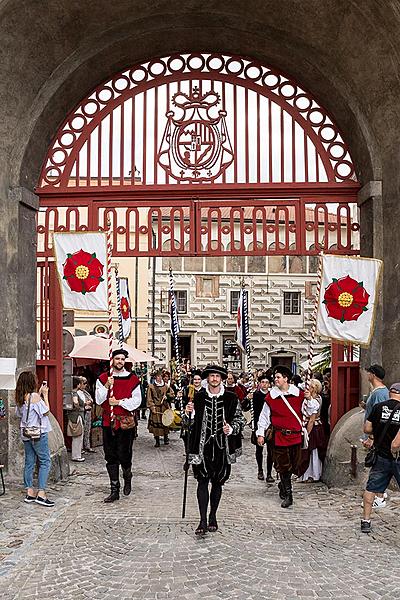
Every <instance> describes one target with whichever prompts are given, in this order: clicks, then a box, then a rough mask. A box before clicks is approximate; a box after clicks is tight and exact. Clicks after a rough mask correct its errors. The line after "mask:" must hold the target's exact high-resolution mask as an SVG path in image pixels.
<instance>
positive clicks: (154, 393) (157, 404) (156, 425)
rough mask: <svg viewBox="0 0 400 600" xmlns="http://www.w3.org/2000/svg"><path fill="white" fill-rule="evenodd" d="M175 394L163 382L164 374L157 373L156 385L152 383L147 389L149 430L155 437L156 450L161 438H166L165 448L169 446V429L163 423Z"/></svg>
mask: <svg viewBox="0 0 400 600" xmlns="http://www.w3.org/2000/svg"><path fill="white" fill-rule="evenodd" d="M174 396H175V394H174V392H173V391H172V390H171V388H170V387H169V386H168V384H167V383H165V381H163V374H162V372H161V371H157V373H156V374H155V380H154V383H150V384H149V387H148V389H147V407H148V408H149V409H150V415H149V422H148V426H147V428H148V430H149V432H150V433H152V434H153V435H154V439H155V444H154V446H155V448H159V447H160V437H161V436H163V437H164V446H168V444H169V438H168V433H169V428H168V427H165V425H163V422H162V416H163V413H164V412H165V411H166V410H168V409H170V408H171V404H170V403H171V401H173V399H174Z"/></svg>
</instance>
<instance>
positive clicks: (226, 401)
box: [184, 365, 245, 533]
mask: <svg viewBox="0 0 400 600" xmlns="http://www.w3.org/2000/svg"><path fill="white" fill-rule="evenodd" d="M213 373H217V374H219V375H221V377H222V378H223V379H225V378H226V370H225V369H224V368H223V367H218V366H213V365H211V366H208V367H207V368H206V369H205V370H204V372H203V374H202V377H203V378H205V377H208V376H209V375H211V374H213ZM215 389H216V388H213V387H211V386H210V385H209V384H208V385H207V386H206V387H205V388H202V389H201V391H199V392H198V393H196V394H195V397H194V402H193V404H194V413H193V422H192V424H191V427H190V432H189V463H190V464H191V465H192V467H193V473H194V476H195V478H196V479H197V481H198V487H197V499H198V503H199V511H200V525H199V527H198V528H197V530H196V533H205V531H206V530H207V529H208V531H216V530H217V528H218V525H217V518H216V515H217V509H218V505H219V502H220V499H221V495H222V485H223V484H224V483H225V482H226V481H227V480H228V479H229V476H230V473H231V464H232V463H234V462H236V458H237V457H238V456H239V455H240V454H241V452H242V438H241V433H242V430H243V427H244V425H245V420H244V417H243V414H242V409H241V407H240V403H239V401H238V398H237V396H236V394H234V393H233V392H231V391H228V390H227V389H226V388H225V387H224V385H223V384H222V383H221V385H220V386H218V391H215ZM184 422H185V424H186V425H187V424H188V422H189V417H188V415H185V417H184ZM226 425H228V427H226V429H227V430H228V433H224V431H223V428H224V426H226ZM210 482H211V493H210V494H209V490H208V484H209V483H210ZM209 500H210V515H209V521H208V528H207V508H208V503H209Z"/></svg>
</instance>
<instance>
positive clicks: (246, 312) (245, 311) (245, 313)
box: [242, 277, 255, 429]
mask: <svg viewBox="0 0 400 600" xmlns="http://www.w3.org/2000/svg"><path fill="white" fill-rule="evenodd" d="M244 287H245V284H244V277H242V292H243V324H244V329H245V339H246V356H247V373H248V376H249V381H250V385H251V393H253V391H254V388H255V383H254V375H253V361H252V360H251V350H250V327H249V292H248V291H247V290H245V289H244ZM250 417H251V422H250V427H251V428H252V429H255V423H254V404H253V398H251V400H250Z"/></svg>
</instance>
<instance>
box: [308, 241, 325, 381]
mask: <svg viewBox="0 0 400 600" xmlns="http://www.w3.org/2000/svg"><path fill="white" fill-rule="evenodd" d="M322 256H323V254H322V252H321V254H320V255H319V260H318V270H317V291H316V293H315V302H314V310H313V314H312V317H311V322H312V325H311V332H310V345H309V347H308V367H307V375H306V381H305V387H306V389H308V387H309V385H310V379H311V373H312V368H311V363H312V360H313V358H314V347H315V342H316V337H317V317H318V307H319V297H320V293H321V282H322Z"/></svg>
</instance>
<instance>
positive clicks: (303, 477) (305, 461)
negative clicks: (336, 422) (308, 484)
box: [298, 395, 328, 481]
mask: <svg viewBox="0 0 400 600" xmlns="http://www.w3.org/2000/svg"><path fill="white" fill-rule="evenodd" d="M321 405H322V398H321V396H319V395H317V396H316V397H315V398H313V399H312V401H310V400H309V401H308V402H307V405H306V406H305V407H304V412H305V416H306V426H307V430H308V431H309V437H308V447H307V448H306V449H304V450H302V451H301V461H300V464H299V468H298V473H299V475H300V477H299V481H308V480H313V481H319V480H320V479H321V475H322V466H323V463H324V460H325V456H326V448H327V444H328V440H327V438H326V435H325V430H324V426H323V423H322V421H321V418H320V410H321ZM314 415H315V417H314ZM311 419H313V421H312V429H311V430H310V420H311Z"/></svg>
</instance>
